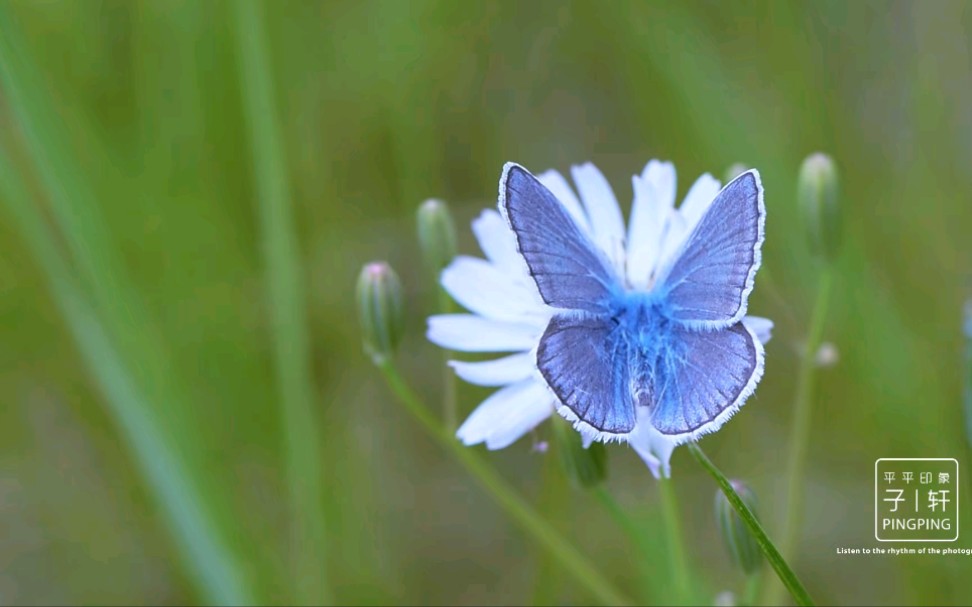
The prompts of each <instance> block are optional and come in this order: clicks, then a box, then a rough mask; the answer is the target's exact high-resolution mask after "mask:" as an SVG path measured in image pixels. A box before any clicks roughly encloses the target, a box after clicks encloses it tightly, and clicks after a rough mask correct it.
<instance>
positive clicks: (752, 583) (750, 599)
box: [742, 568, 763, 606]
mask: <svg viewBox="0 0 972 607" xmlns="http://www.w3.org/2000/svg"><path fill="white" fill-rule="evenodd" d="M762 577H763V574H762V572H761V568H760V569H757V570H756V571H754V572H753V573H752V574H750V575H747V576H746V588H745V589H744V591H743V596H742V604H743V605H749V606H753V605H756V599H757V598H758V597H759V587H760V581H761V579H762Z"/></svg>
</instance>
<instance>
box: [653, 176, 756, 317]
mask: <svg viewBox="0 0 972 607" xmlns="http://www.w3.org/2000/svg"><path fill="white" fill-rule="evenodd" d="M765 214H766V212H765V209H764V207H763V188H762V185H760V181H759V174H758V173H757V172H756V171H748V172H746V173H743V174H742V175H740V176H739V177H737V178H736V179H734V180H733V181H732V182H731V183H729V184H728V185H727V186H726V187H725V188H723V189H722V191H721V192H719V194H718V195H717V196H716V198H715V200H714V201H713V202H712V204H711V206H710V207H709V209H708V211H706V213H705V215H703V216H702V219H701V220H699V223H698V225H697V226H696V227H695V229H694V230H693V231H692V233H691V234H690V235H689V237H688V239H687V240H686V242H685V244H684V245H683V247H682V249H681V251H680V253H679V254H677V255H676V257H675V258H674V261H673V262H672V264H671V266H670V267H669V269H668V271H667V272H666V273H665V274H664V275H663V277H662V278H661V279H660V280H659V284H658V286H657V287H656V288H657V290H658V292H659V293H660V294H661V295H662V296H663V297H664V298H665V301H666V302H667V306H668V309H669V315H670V317H671V318H672V319H673V320H676V321H680V322H682V323H684V324H685V325H687V326H691V327H694V328H703V329H714V328H722V327H728V326H730V325H732V324H733V323H735V322H737V321H739V320H740V319H741V318H742V317H743V316H744V315H745V314H746V301H747V299H748V298H749V293H750V291H752V288H753V280H754V279H755V274H756V270H757V269H758V268H759V264H760V247H761V246H762V243H763V223H764V217H765Z"/></svg>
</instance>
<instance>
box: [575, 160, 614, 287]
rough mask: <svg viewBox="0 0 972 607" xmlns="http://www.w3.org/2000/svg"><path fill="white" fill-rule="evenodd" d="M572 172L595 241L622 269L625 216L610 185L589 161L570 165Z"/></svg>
mask: <svg viewBox="0 0 972 607" xmlns="http://www.w3.org/2000/svg"><path fill="white" fill-rule="evenodd" d="M571 175H572V176H573V178H574V183H575V184H577V191H578V192H580V197H581V200H582V201H583V202H584V208H586V209H587V217H588V219H590V221H591V231H592V233H593V236H594V242H595V243H596V244H597V245H598V246H600V247H601V249H602V250H603V251H604V252H605V253H607V256H608V259H610V260H611V262H612V263H613V264H614V267H616V268H617V269H618V270H619V271H623V270H624V267H623V265H622V262H623V261H624V218H622V217H621V207H619V206H618V199H617V198H615V197H614V192H613V191H612V190H611V186H610V185H609V184H608V182H607V179H605V178H604V175H603V174H602V173H601V171H599V170H598V169H597V167H595V166H594V165H593V164H591V163H589V162H588V163H585V164H582V165H580V166H575V167H571Z"/></svg>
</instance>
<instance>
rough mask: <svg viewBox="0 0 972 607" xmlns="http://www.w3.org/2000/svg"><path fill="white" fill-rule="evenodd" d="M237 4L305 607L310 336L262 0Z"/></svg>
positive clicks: (317, 572)
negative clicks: (260, 0)
mask: <svg viewBox="0 0 972 607" xmlns="http://www.w3.org/2000/svg"><path fill="white" fill-rule="evenodd" d="M232 5H233V6H234V7H235V12H236V15H235V16H236V29H237V32H236V33H237V43H238V46H239V70H240V81H241V85H242V88H243V91H242V92H243V106H244V116H245V119H246V123H247V126H248V127H249V136H250V148H251V153H252V162H253V177H254V182H255V185H256V190H257V203H258V204H257V211H258V213H257V214H258V219H259V227H260V230H261V239H262V241H263V242H262V245H263V254H264V264H265V266H264V274H265V281H266V283H265V284H266V292H267V295H268V298H269V308H270V320H271V327H272V332H273V335H272V337H273V345H274V359H275V360H274V362H275V366H276V376H277V382H278V386H279V391H280V401H281V411H280V412H281V416H282V425H283V430H284V444H285V445H286V466H287V472H286V478H287V482H288V490H289V498H290V504H289V506H290V516H291V519H290V520H291V528H290V532H291V537H290V547H291V555H290V562H291V567H292V571H293V576H294V577H293V587H294V589H295V597H294V598H295V599H296V600H297V601H298V602H299V603H302V604H318V603H326V602H328V600H329V597H330V593H329V589H328V584H327V578H326V575H325V554H324V547H325V540H324V516H323V500H322V496H323V492H322V488H323V487H322V485H323V479H322V468H323V467H322V464H321V441H320V436H319V431H318V424H317V421H316V419H315V418H316V415H315V409H316V406H315V400H316V398H315V388H314V382H313V379H312V378H313V374H312V372H311V362H310V360H311V346H310V341H309V337H308V336H309V334H310V332H309V330H308V328H307V314H306V310H305V306H304V292H303V289H302V286H301V285H302V284H303V282H304V281H303V276H302V273H301V260H300V252H299V249H298V243H297V230H296V220H295V218H294V216H293V215H294V214H293V205H292V202H291V196H290V188H289V182H288V176H287V165H286V161H285V154H284V143H283V137H282V135H281V132H280V127H279V124H278V122H277V106H276V103H275V99H274V95H273V92H274V89H273V78H272V75H271V63H270V55H269V48H268V44H267V36H266V31H265V29H264V22H265V17H264V15H263V14H262V4H261V3H260V2H259V1H258V0H239V1H238V2H233V3H232Z"/></svg>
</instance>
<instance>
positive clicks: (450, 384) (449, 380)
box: [436, 281, 459, 432]
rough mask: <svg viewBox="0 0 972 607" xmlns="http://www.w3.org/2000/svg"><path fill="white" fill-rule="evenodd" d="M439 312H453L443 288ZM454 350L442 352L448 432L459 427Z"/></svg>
mask: <svg viewBox="0 0 972 607" xmlns="http://www.w3.org/2000/svg"><path fill="white" fill-rule="evenodd" d="M436 282H438V281H436ZM438 292H439V312H440V313H442V314H449V313H451V312H452V311H453V304H452V298H451V297H449V294H448V293H447V292H446V290H445V289H443V288H442V286H439V287H438ZM450 359H452V350H443V351H442V422H443V423H444V424H445V428H446V430H449V431H450V432H454V431H455V430H456V428H458V427H459V405H458V401H457V399H456V387H457V386H456V374H455V372H454V371H453V370H452V367H450V366H449V365H448V364H446V363H448V362H449V360H450Z"/></svg>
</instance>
